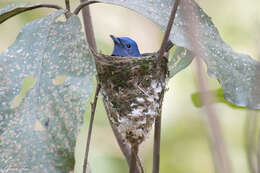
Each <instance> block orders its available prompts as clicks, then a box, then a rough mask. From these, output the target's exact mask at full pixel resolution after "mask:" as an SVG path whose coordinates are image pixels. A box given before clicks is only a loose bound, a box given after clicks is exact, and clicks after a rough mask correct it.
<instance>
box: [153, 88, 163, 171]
mask: <svg viewBox="0 0 260 173" xmlns="http://www.w3.org/2000/svg"><path fill="white" fill-rule="evenodd" d="M164 92H165V89H164V90H163V92H162V95H161V100H160V112H159V116H158V117H156V119H155V128H154V146H153V173H159V171H160V145H161V121H162V120H161V119H162V112H161V110H162V102H163V97H164Z"/></svg>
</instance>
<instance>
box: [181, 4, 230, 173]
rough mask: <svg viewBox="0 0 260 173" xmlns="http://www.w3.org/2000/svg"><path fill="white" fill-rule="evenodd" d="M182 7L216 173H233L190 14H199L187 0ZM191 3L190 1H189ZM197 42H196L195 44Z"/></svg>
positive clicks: (195, 29) (193, 21) (194, 23)
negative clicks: (207, 124)
mask: <svg viewBox="0 0 260 173" xmlns="http://www.w3.org/2000/svg"><path fill="white" fill-rule="evenodd" d="M181 2H182V3H181V7H182V12H183V16H184V20H185V21H186V22H187V23H189V27H186V28H185V29H186V32H187V36H188V40H189V43H190V45H191V47H192V53H193V54H194V56H195V57H196V58H195V59H196V65H197V73H198V78H199V87H200V90H201V93H202V99H203V102H204V105H205V111H206V114H207V119H208V123H209V130H210V134H211V137H210V139H211V146H212V151H213V156H214V163H215V168H216V172H219V173H232V170H231V167H230V160H229V158H228V154H227V151H226V148H225V143H224V139H223V136H222V133H221V128H220V124H219V121H218V119H217V115H216V112H215V111H214V109H213V107H212V104H210V103H212V102H211V96H210V95H208V93H207V92H206V91H208V86H207V83H206V82H205V79H204V77H203V72H202V70H201V69H202V65H201V61H200V59H199V58H200V57H203V52H202V48H201V47H200V46H199V44H197V42H199V38H198V35H199V34H198V33H199V32H198V31H197V27H195V26H196V22H197V21H196V20H195V19H196V18H195V16H194V18H193V19H191V17H193V16H190V14H197V13H196V12H197V11H193V8H192V6H191V4H190V3H188V2H187V0H183V1H181ZM189 2H190V1H189ZM195 41H196V42H195Z"/></svg>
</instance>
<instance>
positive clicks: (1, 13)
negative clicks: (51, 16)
mask: <svg viewBox="0 0 260 173" xmlns="http://www.w3.org/2000/svg"><path fill="white" fill-rule="evenodd" d="M40 7H46V6H42V4H28V3H16V4H12V5H9V6H7V7H6V8H3V9H1V10H0V24H1V23H3V22H4V21H6V20H8V19H9V18H11V17H13V16H15V15H18V14H20V13H23V12H25V11H29V10H33V9H35V8H40ZM49 8H58V6H55V5H49Z"/></svg>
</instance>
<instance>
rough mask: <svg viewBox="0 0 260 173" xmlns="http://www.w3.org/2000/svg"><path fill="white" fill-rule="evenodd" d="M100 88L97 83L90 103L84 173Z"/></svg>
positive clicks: (84, 172)
mask: <svg viewBox="0 0 260 173" xmlns="http://www.w3.org/2000/svg"><path fill="white" fill-rule="evenodd" d="M100 88H101V85H100V84H99V83H98V84H97V88H96V93H95V97H94V101H93V103H91V116H90V122H89V127H88V138H87V145H86V150H85V158H84V164H83V173H86V171H87V164H88V153H89V145H90V139H91V133H92V127H93V122H94V117H95V111H96V106H97V100H98V94H99V91H100Z"/></svg>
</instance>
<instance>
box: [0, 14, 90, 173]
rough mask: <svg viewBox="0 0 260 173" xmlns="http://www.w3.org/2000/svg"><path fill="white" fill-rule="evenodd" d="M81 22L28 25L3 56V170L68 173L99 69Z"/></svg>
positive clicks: (53, 17)
mask: <svg viewBox="0 0 260 173" xmlns="http://www.w3.org/2000/svg"><path fill="white" fill-rule="evenodd" d="M84 38H85V37H84V34H83V33H82V32H81V24H80V20H79V18H78V17H77V16H72V17H71V18H69V19H66V18H65V16H64V11H63V10H60V11H56V12H54V13H52V14H50V15H49V16H47V17H45V18H42V19H39V20H36V21H33V22H31V23H29V24H27V25H26V26H25V27H24V28H23V29H22V31H21V32H20V33H19V35H18V37H17V39H16V41H15V42H14V44H13V45H12V46H11V47H10V48H8V49H7V50H6V51H5V52H3V53H2V54H1V55H0V153H1V154H0V170H8V169H9V170H10V169H15V170H23V171H24V172H69V170H72V169H73V167H74V147H75V143H76V136H77V132H78V129H79V126H80V124H81V121H82V116H83V114H84V112H85V109H86V104H87V101H88V98H89V96H90V94H91V92H92V90H93V86H92V80H93V75H94V73H95V65H94V63H93V59H92V57H91V54H90V51H89V49H88V48H87V44H86V42H85V39H84Z"/></svg>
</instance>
